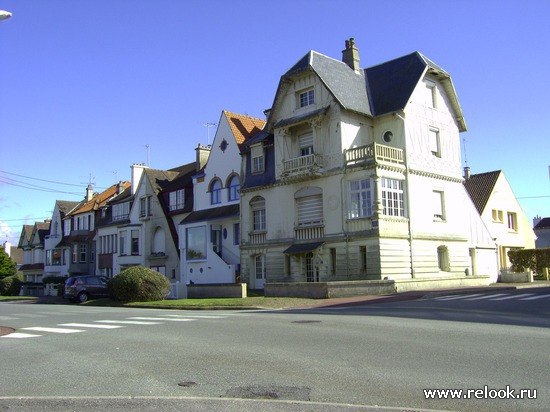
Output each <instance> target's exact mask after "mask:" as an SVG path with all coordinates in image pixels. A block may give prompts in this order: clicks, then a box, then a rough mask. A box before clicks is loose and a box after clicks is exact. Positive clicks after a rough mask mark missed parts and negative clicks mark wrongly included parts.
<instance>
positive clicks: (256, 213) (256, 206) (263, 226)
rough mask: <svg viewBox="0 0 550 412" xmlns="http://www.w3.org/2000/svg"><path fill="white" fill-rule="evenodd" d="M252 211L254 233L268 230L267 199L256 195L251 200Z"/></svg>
mask: <svg viewBox="0 0 550 412" xmlns="http://www.w3.org/2000/svg"><path fill="white" fill-rule="evenodd" d="M250 211H251V216H252V221H251V222H250V223H251V225H252V233H258V232H265V231H266V230H267V213H266V209H265V199H264V198H263V197H256V198H254V199H252V200H251V201H250Z"/></svg>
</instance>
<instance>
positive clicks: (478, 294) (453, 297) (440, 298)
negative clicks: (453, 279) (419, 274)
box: [434, 293, 482, 300]
mask: <svg viewBox="0 0 550 412" xmlns="http://www.w3.org/2000/svg"><path fill="white" fill-rule="evenodd" d="M481 295H482V294H481V293H476V294H474V295H468V297H470V298H473V297H474V296H481ZM455 299H464V295H451V296H441V297H437V298H434V300H455Z"/></svg>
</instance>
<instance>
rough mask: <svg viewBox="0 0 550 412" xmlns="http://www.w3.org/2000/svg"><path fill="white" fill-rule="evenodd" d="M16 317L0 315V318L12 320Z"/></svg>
mask: <svg viewBox="0 0 550 412" xmlns="http://www.w3.org/2000/svg"><path fill="white" fill-rule="evenodd" d="M14 319H18V318H14V317H13V316H0V320H14Z"/></svg>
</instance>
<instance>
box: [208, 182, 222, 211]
mask: <svg viewBox="0 0 550 412" xmlns="http://www.w3.org/2000/svg"><path fill="white" fill-rule="evenodd" d="M221 202H222V184H221V182H220V181H219V180H217V179H216V180H214V181H213V182H212V183H211V184H210V204H211V205H216V204H218V203H221Z"/></svg>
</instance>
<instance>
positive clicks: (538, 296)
mask: <svg viewBox="0 0 550 412" xmlns="http://www.w3.org/2000/svg"><path fill="white" fill-rule="evenodd" d="M548 297H550V295H535V296H531V297H530V298H521V299H518V300H535V299H544V298H548Z"/></svg>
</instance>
